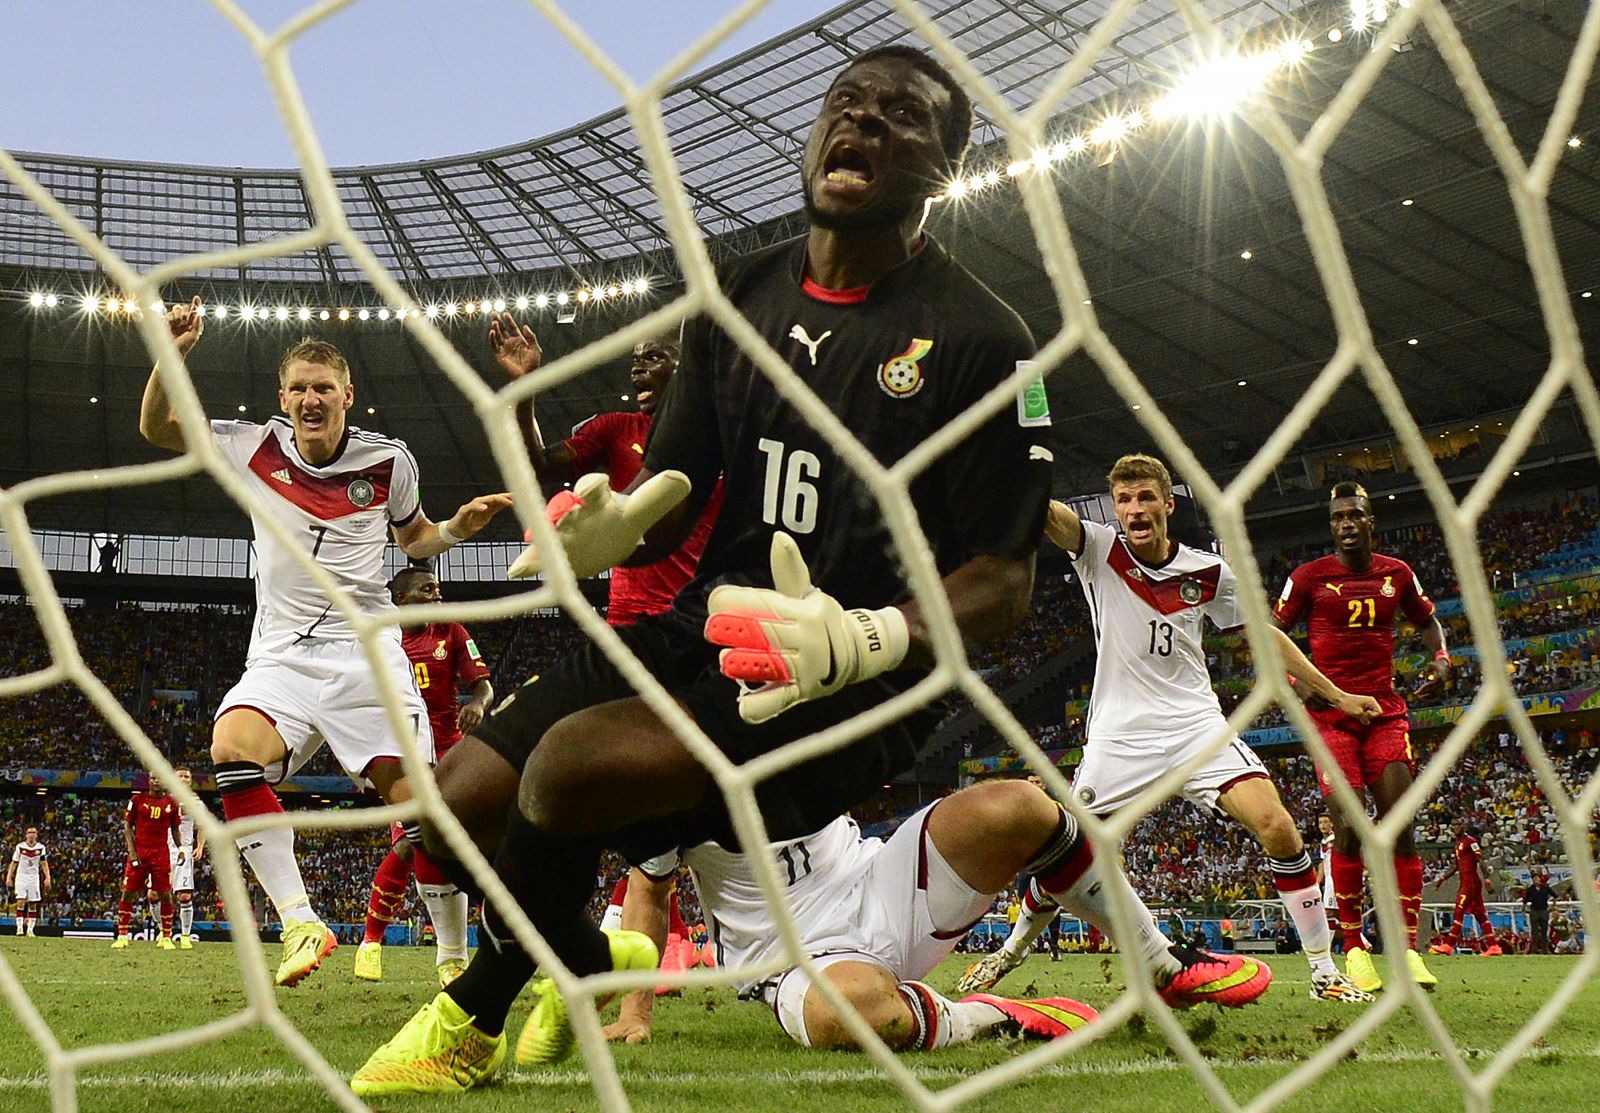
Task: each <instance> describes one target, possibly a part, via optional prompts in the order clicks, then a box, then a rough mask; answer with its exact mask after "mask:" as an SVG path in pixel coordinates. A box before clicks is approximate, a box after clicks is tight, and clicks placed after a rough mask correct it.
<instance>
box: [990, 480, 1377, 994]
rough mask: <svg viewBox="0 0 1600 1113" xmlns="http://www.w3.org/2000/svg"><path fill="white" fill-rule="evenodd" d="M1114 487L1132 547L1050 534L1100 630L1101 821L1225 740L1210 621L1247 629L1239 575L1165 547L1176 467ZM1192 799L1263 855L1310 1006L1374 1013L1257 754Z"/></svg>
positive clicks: (1359, 705) (1292, 662)
mask: <svg viewBox="0 0 1600 1113" xmlns="http://www.w3.org/2000/svg"><path fill="white" fill-rule="evenodd" d="M1107 483H1108V485H1109V486H1110V489H1111V503H1112V507H1113V509H1114V510H1115V512H1116V515H1117V521H1118V522H1119V523H1121V525H1122V533H1121V535H1119V534H1118V533H1117V531H1116V530H1114V529H1112V528H1111V527H1110V526H1106V525H1102V524H1100V523H1099V522H1086V521H1083V520H1082V519H1080V518H1079V517H1078V515H1077V514H1076V513H1075V512H1074V511H1073V510H1072V508H1071V507H1069V506H1067V505H1066V504H1065V503H1060V502H1052V503H1051V504H1050V514H1049V519H1048V523H1047V525H1046V527H1045V535H1046V536H1047V537H1049V539H1050V540H1051V541H1052V542H1054V543H1055V544H1056V545H1058V546H1060V547H1061V548H1063V549H1065V550H1066V551H1067V554H1068V555H1069V556H1070V557H1071V558H1072V565H1073V570H1074V571H1076V572H1077V574H1078V579H1079V582H1080V583H1081V584H1082V585H1083V592H1084V596H1085V597H1086V598H1087V599H1088V602H1089V618H1090V621H1091V622H1092V623H1093V626H1094V636H1095V648H1096V660H1095V673H1094V688H1093V690H1092V691H1093V694H1092V696H1091V698H1090V701H1089V722H1088V728H1087V734H1088V738H1087V741H1086V742H1085V743H1084V747H1083V761H1082V763H1081V764H1080V765H1079V766H1078V773H1077V776H1076V777H1075V778H1074V779H1073V791H1074V792H1075V793H1077V796H1078V799H1079V800H1080V801H1081V802H1082V804H1083V806H1084V807H1085V808H1087V809H1089V811H1091V812H1093V813H1095V814H1097V815H1108V814H1110V813H1111V812H1114V811H1116V810H1117V809H1118V808H1122V807H1125V806H1127V805H1128V804H1130V803H1132V802H1133V801H1134V799H1135V798H1136V797H1137V796H1138V795H1139V794H1140V793H1141V792H1143V791H1144V790H1145V789H1146V788H1148V787H1149V786H1150V785H1152V784H1153V783H1155V781H1156V780H1157V779H1159V778H1160V777H1161V775H1162V774H1163V773H1165V772H1167V771H1168V770H1169V769H1171V768H1173V767H1174V766H1176V765H1179V764H1182V763H1184V762H1186V761H1188V760H1190V759H1191V758H1192V757H1194V756H1195V755H1196V754H1197V753H1199V752H1200V751H1202V750H1204V749H1206V748H1207V747H1209V746H1211V745H1212V744H1214V743H1215V742H1216V740H1217V739H1218V738H1219V737H1221V736H1223V735H1224V734H1225V733H1226V731H1227V717H1226V716H1225V715H1223V713H1222V707H1221V705H1220V703H1219V702H1218V700H1217V693H1216V691H1215V689H1214V688H1213V687H1212V686H1211V677H1210V675H1209V674H1208V672H1207V671H1206V663H1205V662H1206V657H1205V651H1204V649H1203V648H1202V647H1201V638H1202V636H1203V635H1204V633H1205V629H1204V623H1205V621H1206V620H1207V619H1209V620H1210V621H1211V623H1212V625H1213V626H1215V627H1216V628H1217V629H1219V630H1232V629H1235V628H1237V627H1239V626H1241V625H1242V624H1243V623H1244V611H1243V608H1242V607H1241V606H1240V604H1239V598H1238V581H1237V580H1236V579H1235V578H1234V575H1233V570H1232V569H1231V568H1229V567H1228V565H1227V562H1226V561H1224V560H1223V559H1222V558H1221V557H1219V556H1216V555H1215V554H1213V553H1204V552H1200V551H1199V550H1197V549H1191V548H1190V547H1189V546H1187V545H1184V544H1181V543H1179V542H1176V541H1173V540H1172V539H1171V538H1170V537H1169V536H1168V535H1167V519H1168V516H1169V515H1171V513H1172V511H1173V509H1174V506H1175V503H1174V502H1173V498H1172V477H1171V475H1170V474H1169V473H1168V472H1167V468H1166V465H1165V464H1163V463H1162V462H1161V461H1160V460H1157V459H1156V458H1155V457H1153V456H1146V455H1143V454H1141V453H1135V454H1131V455H1127V456H1124V457H1122V458H1121V459H1120V460H1118V461H1117V462H1116V464H1115V465H1114V466H1113V467H1112V469H1111V473H1110V475H1109V476H1108V477H1107ZM1274 634H1275V635H1276V636H1277V639H1278V642H1279V646H1280V648H1281V649H1282V651H1283V654H1284V658H1285V661H1286V663H1287V665H1288V669H1289V672H1290V674H1291V675H1292V676H1294V677H1295V679H1296V680H1297V681H1299V682H1300V683H1301V684H1304V685H1305V686H1306V687H1307V688H1308V689H1309V690H1311V691H1313V692H1315V693H1317V694H1318V695H1321V696H1323V697H1324V698H1326V699H1327V700H1328V701H1329V702H1331V703H1333V704H1335V705H1336V706H1338V707H1341V708H1343V709H1345V710H1346V711H1347V712H1348V713H1349V714H1351V715H1354V716H1357V717H1362V716H1369V715H1375V714H1377V712H1378V705H1377V702H1376V701H1375V700H1372V699H1370V698H1368V697H1365V696H1357V695H1351V694H1349V693H1347V692H1344V691H1342V690H1340V689H1339V688H1338V687H1336V686H1335V685H1334V684H1333V683H1332V682H1331V681H1329V680H1328V678H1327V677H1325V676H1323V675H1322V673H1320V672H1318V671H1317V669H1316V668H1315V666H1313V665H1312V664H1311V662H1310V661H1309V660H1307V659H1306V656H1305V654H1303V653H1301V652H1300V650H1299V649H1298V648H1297V647H1296V646H1295V645H1294V643H1293V641H1291V640H1290V638H1289V636H1288V635H1287V634H1284V633H1283V632H1282V631H1278V630H1274ZM1180 792H1181V793H1182V795H1183V797H1184V798H1185V799H1186V800H1188V801H1189V802H1190V803H1192V804H1194V805H1195V806H1196V807H1198V808H1202V809H1204V810H1207V811H1209V812H1211V814H1213V815H1216V816H1218V817H1219V818H1222V817H1231V818H1233V819H1234V820H1236V821H1238V822H1239V823H1241V824H1243V825H1244V827H1245V828H1246V829H1247V830H1248V831H1249V832H1250V833H1251V834H1252V835H1253V836H1255V839H1256V841H1257V842H1259V843H1260V844H1261V848H1262V849H1263V850H1264V851H1265V852H1266V854H1267V862H1268V865H1269V867H1270V868H1271V870H1272V879H1273V883H1274V884H1275V885H1276V887H1277V890H1278V896H1279V898H1280V899H1281V900H1282V901H1283V905H1284V908H1285V909H1286V910H1287V911H1288V913H1289V918H1290V919H1291V920H1292V921H1293V923H1294V925H1295V928H1296V929H1297V930H1298V931H1299V933H1300V941H1301V943H1302V945H1303V946H1304V948H1305V953H1306V958H1307V959H1308V960H1309V962H1310V963H1311V996H1312V997H1313V998H1315V999H1319V1000H1325V1001H1344V1002H1361V1001H1371V1000H1372V996H1371V995H1370V994H1367V993H1363V992H1362V991H1360V990H1359V989H1357V988H1356V987H1355V986H1354V985H1353V984H1351V982H1350V980H1349V979H1348V978H1346V977H1345V976H1344V975H1343V974H1341V973H1340V972H1339V969H1338V967H1337V966H1335V965H1334V962H1333V955H1332V933H1331V932H1330V931H1329V929H1328V920H1327V917H1326V916H1325V915H1324V913H1323V910H1322V895H1321V892H1320V890H1319V889H1318V887H1317V881H1316V872H1315V870H1314V869H1313V868H1312V863H1311V855H1310V854H1309V853H1307V851H1306V847H1305V843H1304V841H1303V840H1302V839H1301V837H1300V831H1299V829H1298V828H1297V827H1296V826H1295V823H1294V820H1293V819H1292V818H1291V817H1290V815H1289V812H1288V810H1287V809H1286V808H1285V807H1284V806H1283V801H1282V799H1280V798H1279V796H1278V790H1277V788H1276V787H1274V785H1273V783H1272V780H1271V778H1270V777H1268V775H1267V770H1266V767H1265V766H1264V765H1262V763H1261V759H1260V758H1259V757H1257V756H1256V754H1255V752H1254V751H1253V750H1251V749H1250V747H1248V746H1246V745H1245V744H1244V742H1243V741H1241V740H1240V739H1239V738H1237V737H1235V738H1231V739H1229V741H1228V743H1227V745H1225V746H1224V747H1223V748H1222V749H1221V750H1220V751H1219V752H1217V753H1216V754H1214V755H1212V757H1211V758H1210V760H1208V761H1207V762H1206V763H1205V764H1204V765H1202V766H1201V767H1200V768H1199V769H1197V770H1195V771H1194V772H1192V773H1191V774H1190V775H1189V779H1188V780H1187V781H1186V782H1185V783H1184V785H1183V787H1182V788H1181V789H1180ZM1007 944H1008V947H1009V945H1010V940H1008V941H1007ZM1020 953H1021V954H1022V955H1024V956H1025V955H1026V954H1027V952H1026V950H1022V951H1021V952H1020ZM1019 961H1020V960H1019Z"/></svg>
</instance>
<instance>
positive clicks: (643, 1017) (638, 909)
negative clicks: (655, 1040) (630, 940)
mask: <svg viewBox="0 0 1600 1113" xmlns="http://www.w3.org/2000/svg"><path fill="white" fill-rule="evenodd" d="M671 901H672V879H671V878H667V879H666V880H664V881H657V880H656V879H655V878H653V877H651V876H650V875H649V874H647V873H645V872H644V871H643V870H641V869H639V868H638V867H634V868H633V869H631V870H629V871H628V891H627V892H626V893H624V894H623V895H622V930H623V931H642V932H644V934H646V935H648V936H649V937H650V939H651V941H652V942H654V943H655V945H656V951H657V952H658V953H660V954H666V953H667V930H668V928H669V926H670V925H671V919H672V915H671ZM655 1006H656V993H655V990H654V989H639V990H635V991H634V992H632V993H630V994H628V995H627V996H625V997H623V999H622V1007H621V1010H620V1011H619V1013H618V1015H617V1019H616V1023H614V1024H608V1025H606V1026H605V1028H603V1029H602V1033H603V1034H604V1035H605V1037H606V1039H608V1040H611V1041H613V1042H615V1041H617V1040H621V1041H622V1042H624V1043H644V1042H645V1041H646V1040H648V1039H649V1038H650V1032H651V1026H652V1024H653V1023H654V1018H655Z"/></svg>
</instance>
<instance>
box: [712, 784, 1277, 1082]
mask: <svg viewBox="0 0 1600 1113" xmlns="http://www.w3.org/2000/svg"><path fill="white" fill-rule="evenodd" d="M769 852H770V853H772V854H773V855H774V856H775V857H776V858H777V862H778V872H779V878H780V880H782V881H783V882H784V884H785V892H786V894H787V896H788V898H789V901H790V904H791V907H792V910H793V913H794V917H795V926H796V928H797V930H798V933H799V936H800V943H801V946H802V947H803V948H804V949H805V951H806V953H807V954H808V955H809V956H810V957H812V958H813V959H815V960H816V963H817V965H818V966H819V967H820V968H821V969H822V973H823V977H825V978H826V979H828V980H829V981H831V982H833V983H834V984H835V985H837V986H838V988H839V989H840V990H841V992H843V994H844V996H845V998H846V1000H848V1001H849V1002H850V1003H851V1005H852V1006H853V1007H854V1008H855V1009H856V1011H858V1012H859V1013H860V1014H861V1015H862V1017H863V1018H864V1019H865V1020H866V1021H867V1023H868V1024H869V1025H870V1026H871V1027H872V1028H873V1030H874V1031H876V1032H877V1033H878V1035H879V1036H880V1037H882V1038H883V1040H884V1041H885V1042H886V1043H888V1044H889V1046H890V1047H893V1048H895V1049H896V1050H907V1051H909V1050H928V1049H931V1048H935V1047H945V1046H948V1045H951V1044H956V1043H965V1042H967V1041H969V1040H971V1039H974V1038H976V1037H978V1036H981V1035H984V1034H988V1033H1018V1032H1020V1033H1021V1034H1023V1035H1029V1036H1036V1037H1044V1038H1054V1037H1058V1036H1064V1035H1067V1034H1069V1033H1070V1032H1072V1031H1075V1030H1076V1029H1078V1028H1080V1027H1082V1026H1083V1025H1084V1024H1086V1023H1088V1022H1089V1021H1091V1020H1093V1019H1094V1016H1095V1013H1094V1010H1093V1009H1091V1008H1089V1007H1088V1006H1086V1005H1083V1004H1080V1003H1079V1002H1076V1001H1071V1000H1068V999H1066V998H1045V999H1042V1000H1036V1001H1018V1000H1010V999H1007V998H1002V997H995V996H992V995H990V994H987V993H977V994H972V995H969V996H966V997H964V998H963V999H962V1000H960V1001H951V1000H949V999H948V998H946V997H944V996H943V995H941V994H940V993H938V992H937V991H936V990H934V989H933V988H932V987H931V986H928V985H926V984H924V983H923V982H922V981H920V979H921V978H923V977H925V976H926V975H927V974H928V972H929V971H930V970H932V969H933V968H934V966H935V965H937V964H938V962H939V960H940V959H943V958H944V957H945V956H946V955H948V954H950V952H951V951H953V950H954V949H955V946H956V943H957V942H959V941H960V940H961V939H962V937H964V936H965V935H966V934H967V932H968V930H969V929H970V928H971V927H972V925H973V924H975V923H976V922H977V921H978V920H980V919H982V917H983V915H984V913H985V912H987V911H988V909H989V907H990V906H991V905H992V904H993V902H994V897H995V894H996V893H999V892H1001V891H1002V890H1004V889H1005V888H1006V887H1007V886H1008V885H1009V884H1010V882H1011V879H1012V878H1013V877H1015V876H1016V874H1017V872H1018V871H1019V870H1023V869H1026V870H1028V871H1029V872H1031V873H1033V874H1035V875H1036V876H1037V877H1038V879H1039V880H1040V882H1041V883H1042V884H1043V886H1044V888H1045V889H1046V890H1047V891H1049V892H1051V893H1053V894H1054V896H1055V898H1056V899H1057V900H1059V902H1060V903H1061V904H1062V905H1063V906H1065V907H1068V908H1070V909H1072V911H1073V913H1074V915H1077V916H1080V917H1082V918H1083V919H1085V920H1087V921H1089V922H1090V923H1092V924H1094V925H1095V926H1097V927H1099V928H1100V929H1101V930H1102V931H1104V932H1106V934H1107V935H1114V934H1115V931H1114V928H1113V926H1112V924H1111V901H1112V900H1114V899H1116V898H1115V897H1114V896H1113V895H1112V894H1113V890H1115V891H1116V892H1118V893H1120V894H1121V896H1122V898H1123V899H1125V900H1127V901H1129V902H1131V903H1132V904H1133V905H1134V907H1135V908H1136V909H1137V910H1138V912H1137V914H1136V917H1135V922H1136V923H1137V924H1139V925H1140V927H1139V931H1138V935H1137V938H1136V939H1135V940H1133V941H1132V943H1131V945H1130V946H1128V947H1127V948H1125V949H1126V950H1129V951H1134V952H1137V953H1139V954H1140V955H1141V956H1142V958H1143V960H1144V961H1145V962H1147V963H1148V964H1149V966H1150V968H1151V972H1152V974H1153V976H1154V977H1155V980H1156V983H1157V986H1158V992H1159V993H1160V994H1161V996H1162V997H1163V998H1164V999H1165V1000H1166V1001H1167V1002H1168V1003H1169V1004H1171V1005H1174V1006H1176V1007H1179V1008H1186V1007H1190V1006H1193V1005H1197V1004H1200V1003H1214V1004H1218V1005H1235V1006H1236V1005H1244V1004H1247V1003H1249V1002H1250V1001H1252V1000H1254V999H1255V998H1256V997H1258V996H1259V995H1260V994H1261V993H1262V992H1264V991H1265V990H1266V988H1267V985H1268V984H1269V983H1270V981H1271V971H1270V970H1269V969H1268V968H1267V967H1264V966H1260V965H1258V964H1257V963H1256V962H1255V961H1254V960H1253V959H1248V958H1244V957H1241V956H1233V955H1230V956H1226V957H1223V956H1216V955H1209V954H1204V953H1203V952H1198V951H1193V950H1191V949H1190V948H1188V947H1184V946H1173V945H1171V944H1169V943H1168V941H1167V939H1166V937H1165V936H1163V935H1162V934H1161V932H1160V931H1159V930H1158V929H1157V928H1156V926H1155V921H1154V919H1153V917H1151V915H1150V913H1149V911H1148V910H1147V909H1145V907H1144V905H1143V903H1142V902H1141V901H1140V900H1139V897H1138V896H1137V894H1135V893H1134V892H1133V890H1132V888H1130V887H1129V885H1128V881H1127V879H1126V878H1125V877H1124V876H1123V874H1122V871H1121V870H1120V869H1118V868H1117V867H1116V866H1115V864H1113V865H1112V866H1111V867H1110V868H1109V869H1108V868H1106V867H1105V866H1104V865H1103V864H1101V863H1098V862H1096V860H1095V857H1094V848H1093V847H1092V846H1091V845H1090V843H1089V841H1088V840H1087V839H1085V838H1084V837H1083V835H1082V832H1081V831H1080V830H1079V828H1078V825H1077V822H1076V821H1075V820H1074V819H1073V818H1072V816H1071V815H1070V814H1069V813H1068V812H1067V811H1066V810H1065V809H1064V808H1062V807H1061V806H1060V805H1058V804H1057V803H1056V802H1055V801H1053V800H1051V799H1050V798H1049V796H1048V795H1046V794H1045V792H1044V790H1043V789H1041V788H1039V787H1038V786H1037V785H1034V784H1031V783H1029V782H1028V781H1020V780H1019V781H1010V780H1007V781H990V782H988V783H985V784H981V785H975V786H973V787H971V788H966V789H963V790H961V791H960V792H957V793H955V794H954V795H952V796H949V797H946V798H945V799H943V800H940V801H938V802H937V803H934V804H930V805H929V806H928V807H926V808H923V809H922V810H921V811H919V812H917V813H916V814H914V815H912V816H910V817H909V818H907V819H906V820H905V822H904V823H902V824H901V825H900V827H899V828H898V829H897V830H896V831H895V833H894V834H893V835H891V836H890V837H889V838H888V839H887V840H881V839H876V838H864V837H863V836H862V834H861V831H860V829H859V828H858V827H857V826H856V824H855V821H854V820H852V819H850V818H848V817H841V818H839V819H835V820H834V821H833V822H831V823H829V824H828V825H827V826H825V827H823V828H822V829H821V830H819V831H816V832H815V833H813V834H811V835H807V836H806V837H805V838H801V839H790V840H786V841H782V842H777V843H773V844H771V845H770V847H769ZM684 861H685V862H686V864H687V865H688V866H689V869H690V871H691V872H692V873H693V874H694V881H695V891H696V892H697V893H698V894H699V896H700V905H701V907H702V908H703V909H704V910H705V912H706V924H707V927H708V929H709V930H710V932H711V939H712V944H713V946H714V947H715V949H716V956H717V963H718V965H719V966H750V965H753V964H755V963H759V962H764V961H766V960H768V959H770V958H772V957H774V956H776V955H777V954H779V953H780V951H781V943H780V941H779V938H778V928H777V924H776V922H775V920H774V918H773V915H772V911H771V903H770V902H769V901H768V899H767V897H766V894H765V893H764V892H763V891H762V890H761V888H760V886H759V883H758V882H757V881H756V877H755V871H754V868H753V866H752V865H751V862H750V860H749V858H748V857H746V856H745V855H744V854H739V853H734V852H732V851H729V850H726V849H724V848H723V847H721V846H719V845H718V844H717V843H714V842H711V843H702V844H699V845H697V846H694V847H691V848H690V849H689V850H688V851H687V852H685V854H684ZM963 992H965V991H963ZM740 995H741V996H753V995H759V996H761V997H762V998H764V999H765V1000H766V1002H767V1003H768V1004H769V1005H771V1006H772V1008H773V1011H774V1013H775V1014H776V1016H777V1018H778V1022H779V1024H780V1025H781V1026H782V1027H783V1029H784V1031H786V1032H788V1033H789V1035H790V1036H792V1037H793V1038H794V1039H795V1041H796V1042H798V1043H801V1044H803V1045H805V1046H807V1047H854V1046H856V1041H855V1038H854V1037H853V1036H851V1035H850V1033H849V1031H848V1029H846V1028H845V1027H844V1024H843V1023H842V1021H841V1020H840V1018H839V1015H838V1013H837V1012H836V1011H835V1010H834V1009H833V1007H832V1006H831V1005H830V1004H829V1003H828V1002H827V1000H826V999H825V998H824V997H823V996H822V994H821V992H820V991H819V990H817V988H816V987H815V985H814V984H813V983H812V981H811V978H810V976H809V975H807V974H806V973H805V972H804V971H802V970H801V969H799V968H798V967H790V968H789V969H787V970H783V971H780V972H779V973H778V974H775V975H772V976H771V977H767V978H764V979H762V980H760V981H746V982H745V983H743V984H742V985H741V986H740Z"/></svg>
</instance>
